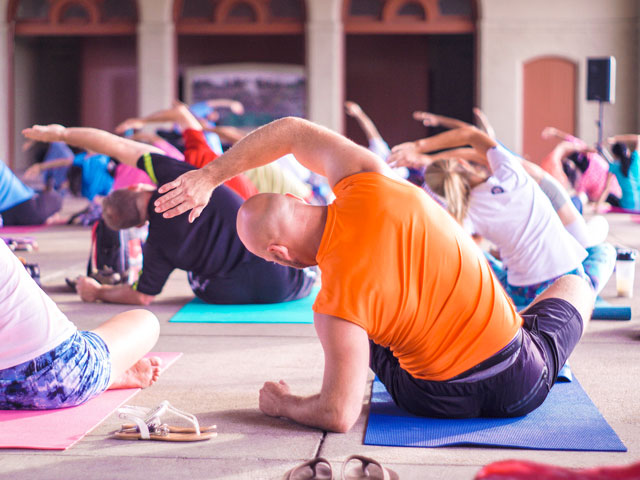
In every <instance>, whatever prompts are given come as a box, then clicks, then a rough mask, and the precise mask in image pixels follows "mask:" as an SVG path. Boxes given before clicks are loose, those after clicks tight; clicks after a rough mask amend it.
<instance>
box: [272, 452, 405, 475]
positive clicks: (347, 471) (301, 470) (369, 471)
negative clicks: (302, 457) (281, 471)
mask: <svg viewBox="0 0 640 480" xmlns="http://www.w3.org/2000/svg"><path fill="white" fill-rule="evenodd" d="M340 478H341V479H342V480H358V479H364V478H366V479H367V480H398V478H400V477H398V474H397V473H396V472H394V471H393V470H390V469H388V468H385V467H383V466H382V465H381V464H380V463H379V462H378V461H376V460H374V459H373V458H369V457H363V456H362V455H351V456H350V457H348V458H347V459H346V460H345V461H344V463H343V464H342V470H341V471H340ZM313 479H315V480H321V479H322V480H331V479H333V472H332V470H331V464H330V463H329V461H328V460H327V459H326V458H322V457H317V458H314V459H312V460H309V461H308V462H305V463H303V464H301V465H298V466H297V467H295V468H293V469H292V470H289V471H288V472H287V473H286V474H285V475H284V480H313Z"/></svg>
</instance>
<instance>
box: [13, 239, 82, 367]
mask: <svg viewBox="0 0 640 480" xmlns="http://www.w3.org/2000/svg"><path fill="white" fill-rule="evenodd" d="M75 331H76V326H75V325H74V324H73V323H71V322H70V321H69V320H68V319H67V317H66V316H65V314H64V313H62V312H61V311H60V309H59V308H58V307H57V305H56V304H55V303H54V302H53V300H51V299H50V298H49V297H48V296H47V294H46V293H44V292H43V291H42V289H41V288H40V287H39V286H38V284H37V283H36V282H35V281H34V280H33V279H32V278H31V276H30V275H29V274H28V273H27V271H26V269H25V268H24V265H22V263H21V262H20V260H18V258H17V257H16V256H15V255H14V254H13V252H12V251H11V250H10V249H9V247H7V245H6V244H5V242H4V241H2V240H0V370H4V369H6V368H9V367H13V366H15V365H19V364H21V363H23V362H26V361H27V360H31V359H33V358H35V357H37V356H39V355H42V354H43V353H46V352H48V351H49V350H52V349H53V348H55V347H57V346H58V345H60V344H61V343H62V342H64V341H65V340H67V339H68V338H69V337H70V336H71V335H73V334H74V333H75Z"/></svg>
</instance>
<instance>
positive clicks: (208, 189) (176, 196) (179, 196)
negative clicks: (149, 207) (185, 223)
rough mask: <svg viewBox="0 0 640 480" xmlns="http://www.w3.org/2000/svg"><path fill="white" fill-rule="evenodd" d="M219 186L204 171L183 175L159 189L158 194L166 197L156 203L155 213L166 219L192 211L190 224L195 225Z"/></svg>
mask: <svg viewBox="0 0 640 480" xmlns="http://www.w3.org/2000/svg"><path fill="white" fill-rule="evenodd" d="M217 186H218V184H217V183H215V182H214V181H212V180H211V179H210V177H209V175H207V172H206V170H204V169H199V170H191V171H189V172H186V173H183V174H182V175H180V176H179V177H178V178H176V179H175V180H173V181H172V182H169V183H165V184H164V185H162V186H161V187H160V188H159V189H158V193H163V194H164V195H162V196H161V197H160V198H158V199H157V200H156V201H155V202H154V207H155V211H156V212H157V213H163V217H164V218H173V217H177V216H178V215H182V214H183V213H185V212H187V211H189V210H191V213H190V214H189V223H193V221H194V220H195V219H196V218H198V217H199V216H200V214H201V213H202V210H204V208H205V207H206V206H207V204H208V203H209V199H210V198H211V194H212V193H213V191H214V190H215V188H216V187H217Z"/></svg>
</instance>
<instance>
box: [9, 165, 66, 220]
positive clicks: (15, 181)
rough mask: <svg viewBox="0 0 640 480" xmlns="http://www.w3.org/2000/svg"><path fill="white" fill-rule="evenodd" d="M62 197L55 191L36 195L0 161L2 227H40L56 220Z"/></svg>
mask: <svg viewBox="0 0 640 480" xmlns="http://www.w3.org/2000/svg"><path fill="white" fill-rule="evenodd" d="M61 208H62V196H61V195H60V194H59V193H58V192H56V191H55V190H46V191H43V192H39V193H36V192H35V191H34V190H33V189H32V188H31V187H28V186H27V185H25V184H24V183H22V182H21V181H20V179H19V178H18V177H16V176H15V174H14V173H13V172H12V171H11V169H10V168H9V167H7V166H6V165H5V163H4V162H3V161H1V160H0V215H2V225H5V226H11V225H42V224H45V223H50V222H53V221H55V220H56V218H57V215H56V214H57V213H58V212H59V211H60V209H61Z"/></svg>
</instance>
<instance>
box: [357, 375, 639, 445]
mask: <svg viewBox="0 0 640 480" xmlns="http://www.w3.org/2000/svg"><path fill="white" fill-rule="evenodd" d="M364 443H365V444H366V445H383V446H394V447H444V446H452V445H478V446H493V447H510V448H528V449H534V450H580V451H608V452H626V451H627V448H626V447H625V446H624V444H623V443H622V442H621V441H620V439H619V438H618V436H617V435H616V432H614V431H613V429H612V428H611V427H610V426H609V424H608V423H607V421H606V420H605V419H604V418H603V416H602V415H601V414H600V412H599V411H598V409H597V408H596V406H595V405H594V404H593V402H592V401H591V399H590V398H589V397H588V395H587V394H586V393H585V391H584V390H583V389H582V387H581V386H580V384H579V383H578V381H577V380H576V379H575V377H574V378H573V381H571V382H563V383H556V384H555V385H554V386H553V388H552V389H551V392H550V393H549V396H548V397H547V399H546V400H545V402H544V403H543V404H542V405H541V406H540V407H538V408H537V409H536V410H534V411H533V412H531V413H530V414H528V415H526V416H524V417H518V418H471V419H460V420H449V419H440V418H422V417H416V416H413V415H411V414H409V413H407V412H405V411H404V410H401V409H400V408H399V407H398V406H396V405H395V404H394V403H393V400H392V399H391V396H390V395H389V394H388V393H387V391H386V389H385V388H384V385H383V384H382V383H381V382H380V381H379V380H378V379H377V378H376V380H375V381H374V383H373V390H372V392H371V411H370V412H369V422H368V424H367V431H366V434H365V438H364Z"/></svg>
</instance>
